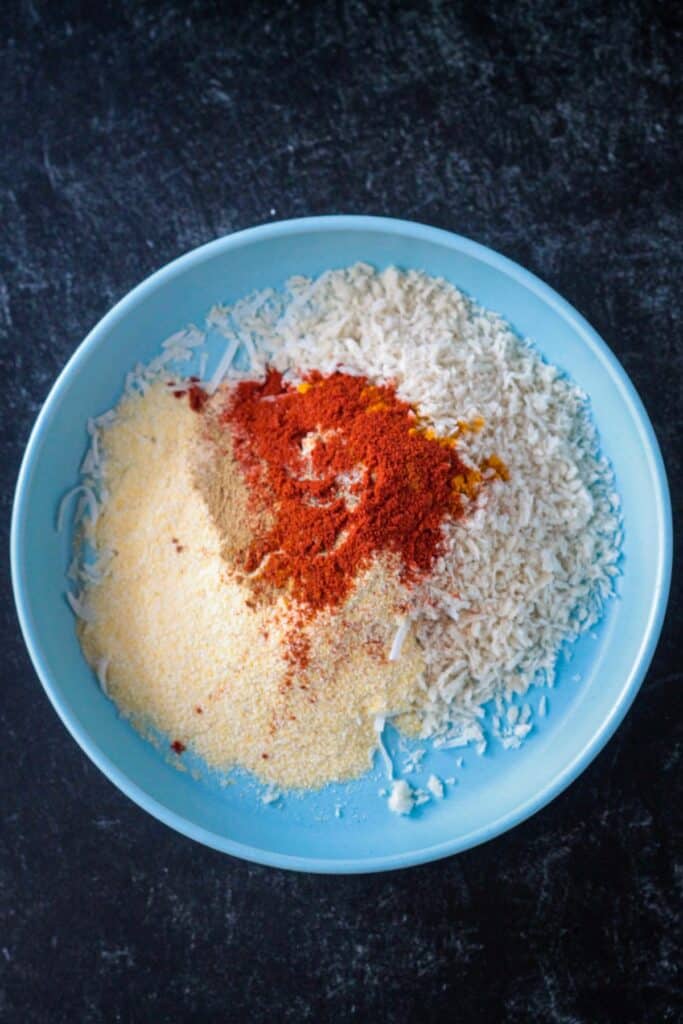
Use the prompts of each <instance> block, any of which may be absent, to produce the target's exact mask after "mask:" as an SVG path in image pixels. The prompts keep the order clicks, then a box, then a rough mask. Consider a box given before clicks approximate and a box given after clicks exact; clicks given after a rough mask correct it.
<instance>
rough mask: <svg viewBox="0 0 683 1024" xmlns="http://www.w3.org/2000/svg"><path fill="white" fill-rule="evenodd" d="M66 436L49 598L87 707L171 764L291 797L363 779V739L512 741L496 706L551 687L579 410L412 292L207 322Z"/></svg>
mask: <svg viewBox="0 0 683 1024" xmlns="http://www.w3.org/2000/svg"><path fill="white" fill-rule="evenodd" d="M217 333H219V334H220V335H221V336H223V338H224V345H225V349H224V355H223V357H222V358H221V359H220V361H219V364H218V366H217V368H216V371H215V372H214V373H213V375H212V376H211V377H207V375H206V372H205V363H206V358H207V357H206V354H204V355H202V354H201V352H202V349H203V348H204V346H205V345H206V344H207V343H208V336H209V335H211V336H213V337H214V338H215V335H216V334H217ZM240 354H242V359H243V360H245V359H246V360H248V369H246V370H245V369H240V370H238V369H236V368H235V363H236V362H237V357H238V356H239V355H240ZM197 356H199V363H200V369H199V372H198V374H197V375H194V376H188V375H187V373H186V372H185V373H183V372H182V369H181V367H182V365H183V361H185V360H190V359H193V360H194V361H195V362H196V359H197ZM238 365H239V364H238ZM90 432H91V435H92V438H93V441H92V447H91V449H90V452H89V454H88V456H87V457H86V462H85V464H84V467H83V479H82V482H81V484H80V485H79V487H78V489H77V490H78V491H79V492H81V502H80V509H79V510H77V519H78V521H79V522H80V523H81V525H82V529H81V530H79V531H78V532H77V541H76V555H75V559H74V563H73V564H72V567H71V570H70V576H71V578H72V580H74V581H75V582H76V583H77V585H79V586H80V590H79V592H78V593H73V591H72V592H70V593H69V595H68V596H69V599H70V602H71V604H72V607H73V608H74V611H75V612H76V614H77V615H78V616H79V636H80V639H81V643H82V646H83V650H84V652H85V654H86V657H87V658H88V660H89V661H90V663H91V664H92V665H93V667H94V668H95V670H96V672H97V674H98V677H99V679H100V682H101V683H102V685H103V686H104V687H105V689H106V692H107V693H108V694H109V695H110V696H111V697H112V699H113V700H114V701H115V702H116V703H117V704H118V705H119V707H120V708H121V709H122V710H123V711H124V713H125V714H127V715H128V716H129V717H130V718H131V719H132V720H133V722H134V723H135V724H136V726H137V727H138V728H140V729H141V730H142V731H143V732H150V733H151V732H154V733H155V734H158V733H159V732H161V733H163V734H165V735H166V736H168V737H169V742H170V744H171V746H172V749H173V751H174V756H175V757H177V758H178V759H179V760H180V759H181V758H182V754H183V752H184V751H185V750H186V749H187V748H188V747H189V748H191V749H192V750H193V751H194V752H195V753H197V754H199V755H200V756H201V757H203V758H204V759H205V760H206V761H207V762H208V763H209V764H210V765H212V766H215V767H218V768H221V769H224V768H229V767H232V766H241V767H243V768H247V769H249V770H250V771H251V772H253V773H254V774H255V775H257V776H258V777H259V778H260V779H262V780H264V781H266V782H269V783H272V784H276V785H277V786H282V787H296V788H298V787H317V786H320V785H323V784H324V783H326V782H328V781H332V780H342V779H347V778H352V777H356V776H358V775H360V774H362V773H363V772H364V771H366V770H367V768H368V766H369V764H370V763H371V760H372V757H373V754H374V752H375V750H376V748H377V745H378V741H379V742H381V728H382V725H383V723H384V721H385V720H389V719H390V720H391V721H392V722H393V723H394V724H395V725H396V726H397V727H398V728H399V729H400V730H402V731H403V732H405V733H406V734H408V735H410V736H418V735H419V736H423V737H425V738H431V739H433V740H434V742H435V743H436V744H437V745H441V746H461V745H464V744H466V743H468V742H471V741H474V742H475V743H477V744H479V749H483V745H484V742H485V738H484V732H483V727H482V721H481V720H482V705H483V704H484V703H485V702H486V701H488V700H490V699H491V698H496V700H497V702H498V707H499V710H500V711H501V713H500V714H499V715H496V716H495V717H494V728H495V729H496V731H497V734H498V737H499V739H500V740H501V741H502V742H503V743H504V745H506V746H516V745H518V744H519V743H520V742H521V741H522V740H523V738H524V736H525V735H526V733H528V731H529V730H530V728H531V722H530V721H529V715H528V714H526V713H523V714H522V715H521V716H518V714H517V711H516V710H515V713H514V714H505V713H504V699H505V697H506V696H508V697H509V696H510V695H511V694H513V693H518V694H519V693H524V691H525V690H526V689H527V688H528V687H529V685H530V684H531V683H532V682H534V681H539V679H540V681H545V682H552V677H553V672H554V665H555V660H556V658H557V654H558V651H559V649H560V646H561V644H562V643H563V641H566V640H568V639H569V640H570V639H573V638H575V637H576V636H577V635H578V634H579V632H581V631H582V630H584V629H587V628H589V626H590V625H592V624H593V623H594V622H595V621H596V620H597V619H598V617H599V616H600V614H601V611H602V606H603V602H604V600H605V598H606V597H608V596H609V594H610V593H611V592H612V588H613V580H614V577H615V575H616V574H617V567H616V562H617V558H618V552H619V540H620V538H619V521H618V499H617V497H616V495H615V493H614V489H613V482H612V477H611V471H610V468H609V466H608V464H607V462H606V460H604V459H603V458H602V457H601V456H600V455H599V452H598V448H597V438H596V434H595V430H594V428H593V426H592V422H591V420H590V416H589V410H588V406H587V400H586V398H585V396H584V395H583V394H582V393H581V392H580V391H579V390H578V388H576V387H575V386H574V385H573V384H572V383H571V382H570V381H568V380H567V379H566V378H565V377H563V376H562V375H561V373H560V372H559V371H558V370H557V369H556V368H555V367H553V366H550V365H548V364H547V363H545V362H543V360H542V359H541V358H540V356H539V355H538V354H537V353H536V351H535V350H534V349H533V348H532V347H531V346H530V345H529V344H528V343H526V342H523V341H521V340H520V339H518V338H517V337H516V336H515V335H514V334H513V333H512V331H511V330H510V328H509V327H508V326H507V325H506V324H505V323H504V322H503V321H501V320H500V319H499V318H498V317H496V316H495V315H494V314H491V313H489V312H486V311H484V310H481V309H479V308H478V307H476V306H475V305H474V304H473V303H471V302H469V301H468V300H466V299H465V298H464V296H463V295H462V294H461V293H460V292H458V291H457V289H455V288H454V287H453V286H451V285H449V284H447V283H446V282H444V281H442V280H437V279H434V278H430V277H428V276H426V275H424V274H421V273H417V272H414V271H411V272H408V273H401V272H399V271H397V270H395V269H394V268H390V269H389V270H386V271H384V272H382V273H378V272H376V271H374V270H373V269H372V268H370V267H368V266H365V265H360V264H359V265H356V266H354V267H351V268H349V269H346V270H337V271H329V272H327V273H325V274H323V275H322V276H321V277H320V278H318V279H316V280H315V281H310V280H308V279H305V278H294V279H292V280H290V281H289V282H288V284H287V288H286V290H285V292H284V294H278V293H275V292H273V291H270V290H269V291H266V292H263V293H259V294H257V295H254V296H249V297H248V298H247V299H244V300H242V301H241V302H239V303H237V304H236V305H235V306H234V307H232V308H223V307H216V308H214V309H213V310H212V311H211V312H210V314H209V317H208V318H207V334H204V333H203V332H200V331H198V330H197V329H196V328H192V329H189V330H187V331H185V332H179V334H178V335H175V336H174V337H173V338H171V339H169V341H168V342H167V343H165V346H164V349H163V350H162V354H161V355H160V356H159V357H157V359H156V360H154V361H153V362H152V364H150V365H149V366H147V367H138V368H136V371H135V372H134V373H133V374H132V375H131V376H130V378H129V381H128V387H127V391H126V394H125V395H124V398H123V399H122V400H121V402H120V403H119V405H118V406H117V408H116V409H115V410H113V411H111V412H109V413H106V414H104V416H102V417H100V418H99V419H98V420H97V421H93V422H91V424H90ZM408 789H409V787H408ZM430 789H432V792H434V793H437V791H438V795H442V793H443V786H442V785H441V783H440V782H439V780H436V779H435V780H434V782H433V784H432V783H431V780H430ZM394 804H395V805H396V806H394ZM399 805H400V806H399ZM390 806H392V809H394V810H398V811H399V812H405V811H408V810H410V807H411V806H412V797H411V795H410V793H407V795H406V794H404V793H403V792H402V791H401V792H399V790H398V787H397V786H395V791H394V792H392V799H391V801H390Z"/></svg>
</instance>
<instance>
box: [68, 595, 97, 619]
mask: <svg viewBox="0 0 683 1024" xmlns="http://www.w3.org/2000/svg"><path fill="white" fill-rule="evenodd" d="M65 596H66V599H67V601H68V602H69V605H70V606H71V610H72V611H73V613H74V615H75V616H76V617H77V618H79V619H83V620H84V621H85V622H94V621H95V616H94V615H93V613H92V612H91V611H90V609H89V608H88V607H87V605H85V604H84V603H83V601H81V599H80V598H78V597H76V595H75V594H72V593H71V591H70V590H66V591H65Z"/></svg>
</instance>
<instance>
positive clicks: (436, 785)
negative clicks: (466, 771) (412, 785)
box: [427, 775, 444, 800]
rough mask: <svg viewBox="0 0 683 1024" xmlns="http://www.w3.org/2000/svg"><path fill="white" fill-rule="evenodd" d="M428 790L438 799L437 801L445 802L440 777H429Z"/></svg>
mask: <svg viewBox="0 0 683 1024" xmlns="http://www.w3.org/2000/svg"><path fill="white" fill-rule="evenodd" d="M427 789H428V790H429V792H430V793H431V794H432V796H433V797H436V799H437V800H443V796H444V788H443V782H442V781H441V779H440V778H439V777H438V775H430V776H429V778H428V779H427Z"/></svg>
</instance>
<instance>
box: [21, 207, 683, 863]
mask: <svg viewBox="0 0 683 1024" xmlns="http://www.w3.org/2000/svg"><path fill="white" fill-rule="evenodd" d="M330 230H332V231H338V232H345V231H366V232H374V233H379V234H389V235H395V236H396V235H398V236H402V237H408V238H412V239H416V240H420V241H427V242H432V243H437V244H439V245H441V246H445V247H446V248H449V249H452V250H454V251H458V252H461V253H464V254H465V255H467V256H470V257H472V258H474V259H476V260H478V261H480V262H482V263H485V264H488V265H489V266H491V267H493V268H494V269H496V270H498V271H500V272H502V273H503V274H505V275H506V276H508V277H509V278H511V279H513V280H514V281H515V282H517V283H518V284H521V285H522V286H523V287H524V288H526V289H527V290H529V291H531V292H532V293H534V294H535V295H536V296H537V297H538V298H540V299H541V300H542V301H543V302H544V303H545V304H546V305H548V306H550V307H551V308H552V309H553V310H554V311H555V312H556V313H557V314H559V315H560V316H561V317H562V318H563V319H564V320H565V321H566V322H567V323H568V324H569V326H570V327H571V328H572V329H573V331H574V332H575V333H576V334H577V335H578V336H579V337H580V338H581V340H582V341H583V342H584V344H586V345H587V346H588V347H589V348H590V349H591V351H592V352H593V354H594V355H595V356H596V357H597V358H598V359H599V361H600V362H601V363H602V365H603V367H604V369H605V370H606V371H607V373H608V375H609V376H610V377H611V378H612V380H613V382H614V384H615V385H616V386H617V389H618V390H619V392H620V396H621V399H622V401H623V403H624V404H625V405H626V406H627V408H628V409H629V412H630V414H631V417H632V419H633V421H634V422H635V423H636V425H637V426H638V427H639V429H640V434H641V440H642V442H643V448H644V454H645V456H646V459H647V461H648V462H649V466H650V471H651V473H652V477H653V479H654V480H655V482H656V490H655V493H654V494H653V495H652V496H651V497H652V498H653V499H654V502H655V504H656V517H657V523H658V531H657V541H658V544H657V556H658V557H657V567H656V577H655V578H656V584H655V588H654V594H653V598H652V602H651V606H650V609H649V615H648V620H647V625H646V628H645V630H644V632H643V636H642V637H641V641H640V645H639V648H638V655H637V658H636V659H635V661H634V663H633V665H632V666H631V669H630V671H629V673H628V674H627V676H626V678H625V680H624V682H623V684H622V687H621V690H620V692H619V694H618V696H617V697H616V699H615V701H614V704H613V706H612V709H611V712H610V714H609V715H608V716H607V717H606V718H605V719H604V720H603V721H602V723H601V724H600V725H599V727H598V728H597V729H596V730H595V732H594V733H593V735H592V737H591V739H590V740H589V741H588V742H587V743H585V745H584V746H583V747H582V748H581V749H580V750H579V751H577V753H576V754H575V756H574V757H573V758H572V759H571V760H570V761H569V762H568V763H567V764H566V765H565V766H564V767H563V768H562V769H561V770H560V771H558V772H557V773H556V774H555V775H554V776H553V777H552V778H551V779H550V780H549V781H548V782H546V784H545V785H544V786H543V787H542V788H541V789H540V790H538V791H537V792H536V793H535V794H534V795H533V796H531V797H529V798H528V799H526V800H523V801H522V802H521V803H519V804H517V805H515V806H514V807H513V808H511V809H510V810H508V811H507V812H506V813H505V814H503V815H501V816H499V817H498V818H497V819H495V820H493V821H491V822H488V823H487V824H486V825H485V826H482V827H480V828H477V829H472V830H471V831H470V832H468V833H466V834H465V835H462V836H459V837H457V838H454V839H450V840H447V841H446V842H440V843H436V844H433V845H430V846H425V847H421V848H419V847H416V848H414V849H412V850H409V851H406V852H403V853H399V854H388V855H385V856H382V855H380V856H374V857H368V858H360V857H351V858H349V857H346V858H340V859H334V858H328V857H315V856H293V855H291V854H284V853H278V852H276V851H272V850H269V849H265V848H261V847H257V846H251V845H249V844H246V843H242V842H239V841H237V840H233V839H229V838H227V837H225V836H222V835H219V834H218V833H215V832H212V831H210V830H209V829H206V828H204V827H202V826H198V825H195V824H193V823H192V822H190V821H188V820H187V819H186V818H184V817H183V816H182V815H180V814H178V813H176V812H175V811H173V810H170V809H169V808H168V807H167V806H165V805H164V804H163V803H161V802H160V801H158V800H157V799H156V798H153V797H151V796H149V795H148V794H147V793H146V792H145V790H144V789H142V788H141V787H140V786H139V785H138V784H137V783H136V782H135V781H134V780H133V779H132V778H130V777H129V776H128V775H127V774H126V773H125V772H124V771H122V770H121V769H120V768H118V767H117V766H116V765H115V764H113V762H112V761H110V759H109V758H108V757H107V755H106V754H104V753H103V751H102V750H101V749H100V748H99V746H98V744H97V743H96V742H95V741H94V740H93V739H92V738H91V737H90V735H89V734H88V732H87V731H86V729H85V728H84V727H82V726H81V724H80V722H79V720H78V717H77V715H76V714H75V712H73V711H72V710H71V708H70V706H69V704H68V702H67V701H66V700H65V699H63V698H62V696H61V695H60V693H59V691H58V688H57V687H56V685H55V684H54V683H53V680H52V674H51V672H50V670H49V667H48V665H47V664H46V662H45V660H44V659H43V657H42V654H41V651H40V648H39V644H38V641H37V639H36V638H37V633H38V631H37V629H36V627H35V624H34V622H33V621H32V617H31V612H30V607H29V600H28V594H27V581H26V578H25V574H24V566H23V560H22V550H23V547H24V544H25V529H24V524H25V515H24V512H25V509H26V507H27V504H28V500H29V496H30V489H31V482H32V478H33V472H34V463H35V458H36V455H37V453H38V451H39V448H40V446H41V443H42V440H43V437H44V436H45V434H46V432H47V430H48V427H49V419H50V414H51V411H52V408H53V406H54V405H55V404H56V403H57V402H58V401H59V399H60V397H61V395H62V392H63V391H64V390H65V389H66V388H67V387H68V385H69V383H70V381H71V380H72V378H74V377H75V376H76V375H77V374H78V372H79V369H80V366H81V363H82V362H83V361H84V359H85V358H86V357H87V355H88V353H89V352H90V350H91V349H92V348H94V347H96V346H97V345H98V344H99V342H100V339H101V338H102V337H103V336H105V335H106V334H107V333H108V331H109V330H110V328H111V327H113V326H114V325H115V324H116V323H117V322H119V321H120V320H121V319H122V318H123V317H125V316H127V315H128V313H129V312H130V311H131V310H132V309H133V308H135V306H137V305H138V304H139V303H140V302H141V301H143V300H144V298H145V297H146V296H147V295H148V294H149V293H151V292H153V291H154V290H155V289H156V288H157V287H158V286H159V285H161V284H163V283H164V282H166V281H168V280H169V279H172V278H174V277H176V276H178V275H180V274H181V273H183V272H184V271H185V270H187V269H188V268H190V267H192V266H194V265H197V264H200V263H201V262H203V261H204V260H207V259H210V258H211V257H212V256H213V255H215V254H217V253H222V252H226V251H229V250H230V249H235V248H239V247H241V246H242V245H244V244H245V243H247V244H248V243H251V242H258V241H261V240H266V239H270V238H276V237H280V236H283V235H285V236H286V235H293V234H297V233H301V232H302V231H303V232H306V233H311V232H314V233H315V232H321V231H330ZM672 538H673V523H672V510H671V500H670V495H669V488H668V482H667V477H666V470H665V467H664V461H663V458H662V454H661V451H660V448H659V444H658V442H657V438H656V435H655V432H654V429H653V427H652V424H651V422H650V419H649V417H648V414H647V412H646V410H645V407H644V405H643V403H642V401H641V399H640V397H639V395H638V393H637V391H636V389H635V387H634V385H633V384H632V382H631V380H630V378H629V377H628V375H627V373H626V371H625V370H624V368H623V367H622V366H621V364H620V363H619V361H618V359H617V357H616V356H615V355H614V353H613V352H612V351H611V349H610V348H609V347H608V345H607V343H606V342H605V341H603V339H602V338H601V337H600V336H599V335H598V333H597V332H596V331H595V330H594V329H593V328H592V327H591V326H590V324H589V323H588V322H587V321H586V320H585V319H584V317H583V316H581V314H580V313H578V312H577V310H576V309H574V307H573V306H572V305H571V304H570V303H569V302H567V301H566V299H563V298H562V297H561V296H560V295H559V294H558V293H557V292H556V291H555V290H554V289H553V288H551V287H550V286H549V285H547V284H546V283H545V282H544V281H542V280H541V279H540V278H539V277H537V276H536V275H535V274H533V273H531V271H528V270H526V269H524V268H523V267H522V266H520V265H519V264H518V263H516V262H514V261H513V260H511V259H509V258H508V257H506V256H503V255H502V254H500V253H498V252H496V251H495V250H493V249H490V248H489V247H488V246H485V245H482V244H481V243H479V242H475V241H473V240H471V239H469V238H466V237H464V236H462V235H459V234H456V233H455V232H451V231H446V230H444V229H441V228H436V227H431V226H429V225H426V224H421V223H417V222H414V221H408V220H402V219H397V218H391V217H376V216H365V215H356V214H336V215H328V216H317V217H298V218H294V219H290V220H283V221H274V222H268V223H265V224H260V225H257V226H255V227H250V228H245V229H244V230H241V231H237V232H234V233H232V234H229V235H226V236H223V237H221V238H218V239H215V240H213V241H211V242H207V243H205V244H204V245H201V246H198V247H197V248H194V249H191V250H190V251H188V252H186V253H184V254H183V255H181V256H179V257H177V258H176V259H174V260H172V261H171V262H170V263H167V264H165V265H164V266H163V267H161V268H160V269H159V270H157V271H155V272H154V273H152V274H151V275H149V276H148V277H147V278H145V279H144V280H143V281H142V282H141V283H140V284H138V285H137V286H136V287H134V288H133V289H132V290H131V291H129V292H128V293H127V294H126V295H125V296H124V297H123V298H121V299H120V300H119V301H118V302H117V303H116V304H115V305H114V306H113V307H112V308H111V309H110V310H109V312H107V313H106V314H105V315H104V316H103V317H102V318H101V319H100V320H99V321H98V323H97V324H96V325H95V326H94V327H93V328H92V330H90V331H89V333H88V334H87V335H86V337H85V339H84V340H83V341H82V342H81V343H80V344H79V345H78V347H77V348H76V350H75V351H74V352H73V354H72V355H71V357H70V358H69V359H68V361H67V363H66V365H65V366H64V368H63V369H62V371H61V372H60V374H59V376H58V377H57V379H56V381H55V382H54V384H53V385H52V387H51V389H50V391H49V393H48V395H47V398H46V399H45V401H44V403H43V406H42V408H41V410H40V412H39V414H38V417H37V419H36V421H35V423H34V426H33V429H32V431H31V434H30V437H29V440H28V442H27V445H26V449H25V452H24V456H23V459H22V463H21V468H20V470H19V475H18V479H17V485H16V490H15V495H14V502H13V509H12V523H11V531H10V564H11V576H12V586H13V591H14V599H15V603H16V608H17V613H18V618H19V623H20V626H21V631H22V634H23V637H24V641H25V643H26V646H27V649H28V652H29V655H30V658H31V661H32V663H33V666H34V668H35V670H36V672H37V674H38V677H39V679H40V681H41V683H42V685H43V688H44V689H45V692H46V693H47V696H48V698H49V699H50V701H51V703H52V705H53V707H54V709H55V711H56V712H57V714H58V715H59V717H60V718H61V720H62V722H63V723H64V725H65V726H66V728H67V730H68V731H69V732H70V733H71V735H72V736H73V738H74V739H75V740H76V742H77V743H78V744H79V746H80V747H81V749H82V750H83V751H84V753H85V754H87V756H88V757H89V758H90V759H91V761H93V763H94V764H96V765H97V767H98V768H99V769H100V770H101V771H102V772H103V773H104V775H105V776H106V777H107V778H108V779H109V780H110V781H111V782H112V783H113V784H114V785H115V786H116V787H117V788H118V789H119V790H121V792H123V793H124V794H125V795H126V796H128V797H129V798H130V799H131V800H133V801H134V802H135V803H136V804H138V806H140V807H141V808H142V809H143V810H145V811H147V812H149V813H150V814H151V815H153V816H154V817H155V818H157V819H158V820H159V821H162V822H163V823H164V824H166V825H168V826H169V827H171V828H173V829H175V830H176V831H177V832H180V833H181V834H183V835H185V836H187V837H189V838H190V839H194V840H196V841H198V842H200V843H203V844H204V845H205V846H209V847H212V848H213V849H216V850H219V851H221V852H223V853H229V854H232V855H233V856H236V857H240V858H242V859H245V860H248V861H253V862H255V863H258V864H264V865H268V866H271V867H278V868H287V869H292V870H298V871H308V872H315V873H322V874H355V873H370V872H376V871H387V870H392V869H397V868H404V867H411V866H413V865H417V864H423V863H427V862H430V861H434V860H437V859H440V858H442V857H447V856H450V855H452V854H455V853H460V852H462V851H463V850H466V849H470V848H472V847H473V846H477V845H479V844H480V843H483V842H486V841H488V840H489V839H493V838H495V837H496V836H498V835H500V834H501V833H503V832H505V831H507V830H508V829H510V828H513V827H514V826H516V825H518V824H520V823H521V822H522V821H524V820H526V819H527V818H529V817H530V816H531V815H532V814H535V813H536V811H539V810H540V809H541V808H543V807H545V806H546V804H548V803H549V802H550V801H551V800H552V799H554V797H555V796H557V795H558V794H559V793H561V792H562V790H564V789H565V788H566V787H567V786H569V785H570V783H572V782H573V781H574V780H575V779H576V778H577V777H578V776H579V775H580V774H581V772H583V770H584V769H585V768H586V767H587V766H588V764H589V763H590V762H591V761H592V760H593V759H594V758H595V757H596V756H597V754H598V753H599V752H600V751H601V750H602V748H603V747H604V746H605V744H606V743H607V741H608V740H609V739H610V737H611V736H612V735H613V733H614V731H615V730H616V728H617V726H618V725H619V724H620V723H621V721H622V720H623V718H624V716H625V715H626V712H627V711H628V709H629V707H630V706H631V704H632V702H633V700H634V698H635V696H636V693H637V692H638V690H639V688H640V686H641V683H642V682H643V679H644V678H645V674H646V672H647V670H648V668H649V665H650V662H651V661H652V657H653V655H654V652H655V648H656V646H657V642H658V640H659V635H660V632H661V629H662V625H663V622H664V616H665V612H666V605H667V600H668V594H669V587H670V582H671V569H672V557H673V539H672Z"/></svg>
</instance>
